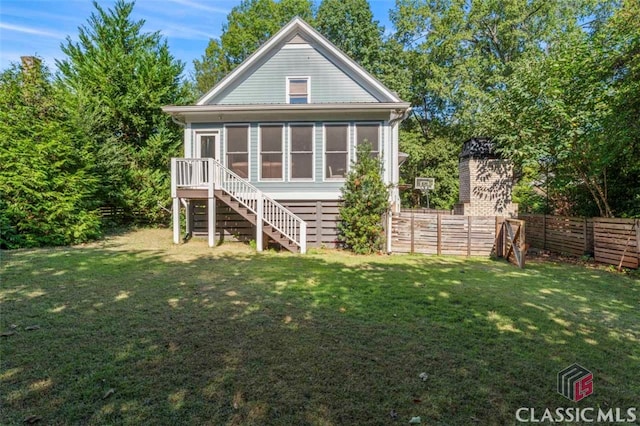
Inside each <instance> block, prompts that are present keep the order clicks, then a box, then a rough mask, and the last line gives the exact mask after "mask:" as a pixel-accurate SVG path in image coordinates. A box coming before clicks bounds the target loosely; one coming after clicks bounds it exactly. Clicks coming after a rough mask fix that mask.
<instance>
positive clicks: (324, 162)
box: [322, 121, 352, 182]
mask: <svg viewBox="0 0 640 426" xmlns="http://www.w3.org/2000/svg"><path fill="white" fill-rule="evenodd" d="M327 126H347V168H346V170H345V175H344V177H343V178H330V177H327V130H326V129H327ZM351 145H352V144H351V123H350V122H348V121H345V122H338V121H336V122H324V123H322V181H323V182H344V181H346V179H347V174H348V173H349V166H350V165H351V150H350V147H351Z"/></svg>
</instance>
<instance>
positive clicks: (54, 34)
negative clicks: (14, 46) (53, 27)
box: [0, 22, 66, 39]
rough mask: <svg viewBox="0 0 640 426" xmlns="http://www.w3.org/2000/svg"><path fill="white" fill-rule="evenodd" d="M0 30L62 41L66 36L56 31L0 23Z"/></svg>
mask: <svg viewBox="0 0 640 426" xmlns="http://www.w3.org/2000/svg"><path fill="white" fill-rule="evenodd" d="M0 29H2V30H7V31H15V32H18V33H24V34H33V35H39V36H44V37H53V38H57V39H64V38H65V37H66V34H63V33H59V32H57V31H49V30H47V29H42V28H34V27H25V26H22V25H13V24H7V23H6V22H0Z"/></svg>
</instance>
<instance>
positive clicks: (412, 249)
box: [410, 210, 416, 253]
mask: <svg viewBox="0 0 640 426" xmlns="http://www.w3.org/2000/svg"><path fill="white" fill-rule="evenodd" d="M414 216H415V213H414V212H413V210H411V222H410V223H411V253H414V252H415V239H416V237H415V235H414V232H415V221H416V220H415V217H414Z"/></svg>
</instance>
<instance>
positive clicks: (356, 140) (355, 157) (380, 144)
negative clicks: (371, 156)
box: [353, 121, 383, 161]
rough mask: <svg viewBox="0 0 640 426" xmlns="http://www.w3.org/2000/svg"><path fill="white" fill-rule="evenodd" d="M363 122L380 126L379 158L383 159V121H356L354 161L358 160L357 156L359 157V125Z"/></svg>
mask: <svg viewBox="0 0 640 426" xmlns="http://www.w3.org/2000/svg"><path fill="white" fill-rule="evenodd" d="M359 124H362V125H369V126H371V125H377V126H378V151H377V152H378V158H379V159H380V160H382V159H383V157H382V155H383V150H382V125H383V123H382V122H381V121H356V122H354V123H353V135H354V141H353V159H354V161H357V160H358V159H357V157H358V143H359V142H358V125H359Z"/></svg>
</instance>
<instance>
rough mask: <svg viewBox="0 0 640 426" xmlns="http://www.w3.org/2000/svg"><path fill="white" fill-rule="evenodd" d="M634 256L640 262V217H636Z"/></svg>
mask: <svg viewBox="0 0 640 426" xmlns="http://www.w3.org/2000/svg"><path fill="white" fill-rule="evenodd" d="M636 256H638V263H640V219H636Z"/></svg>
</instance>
